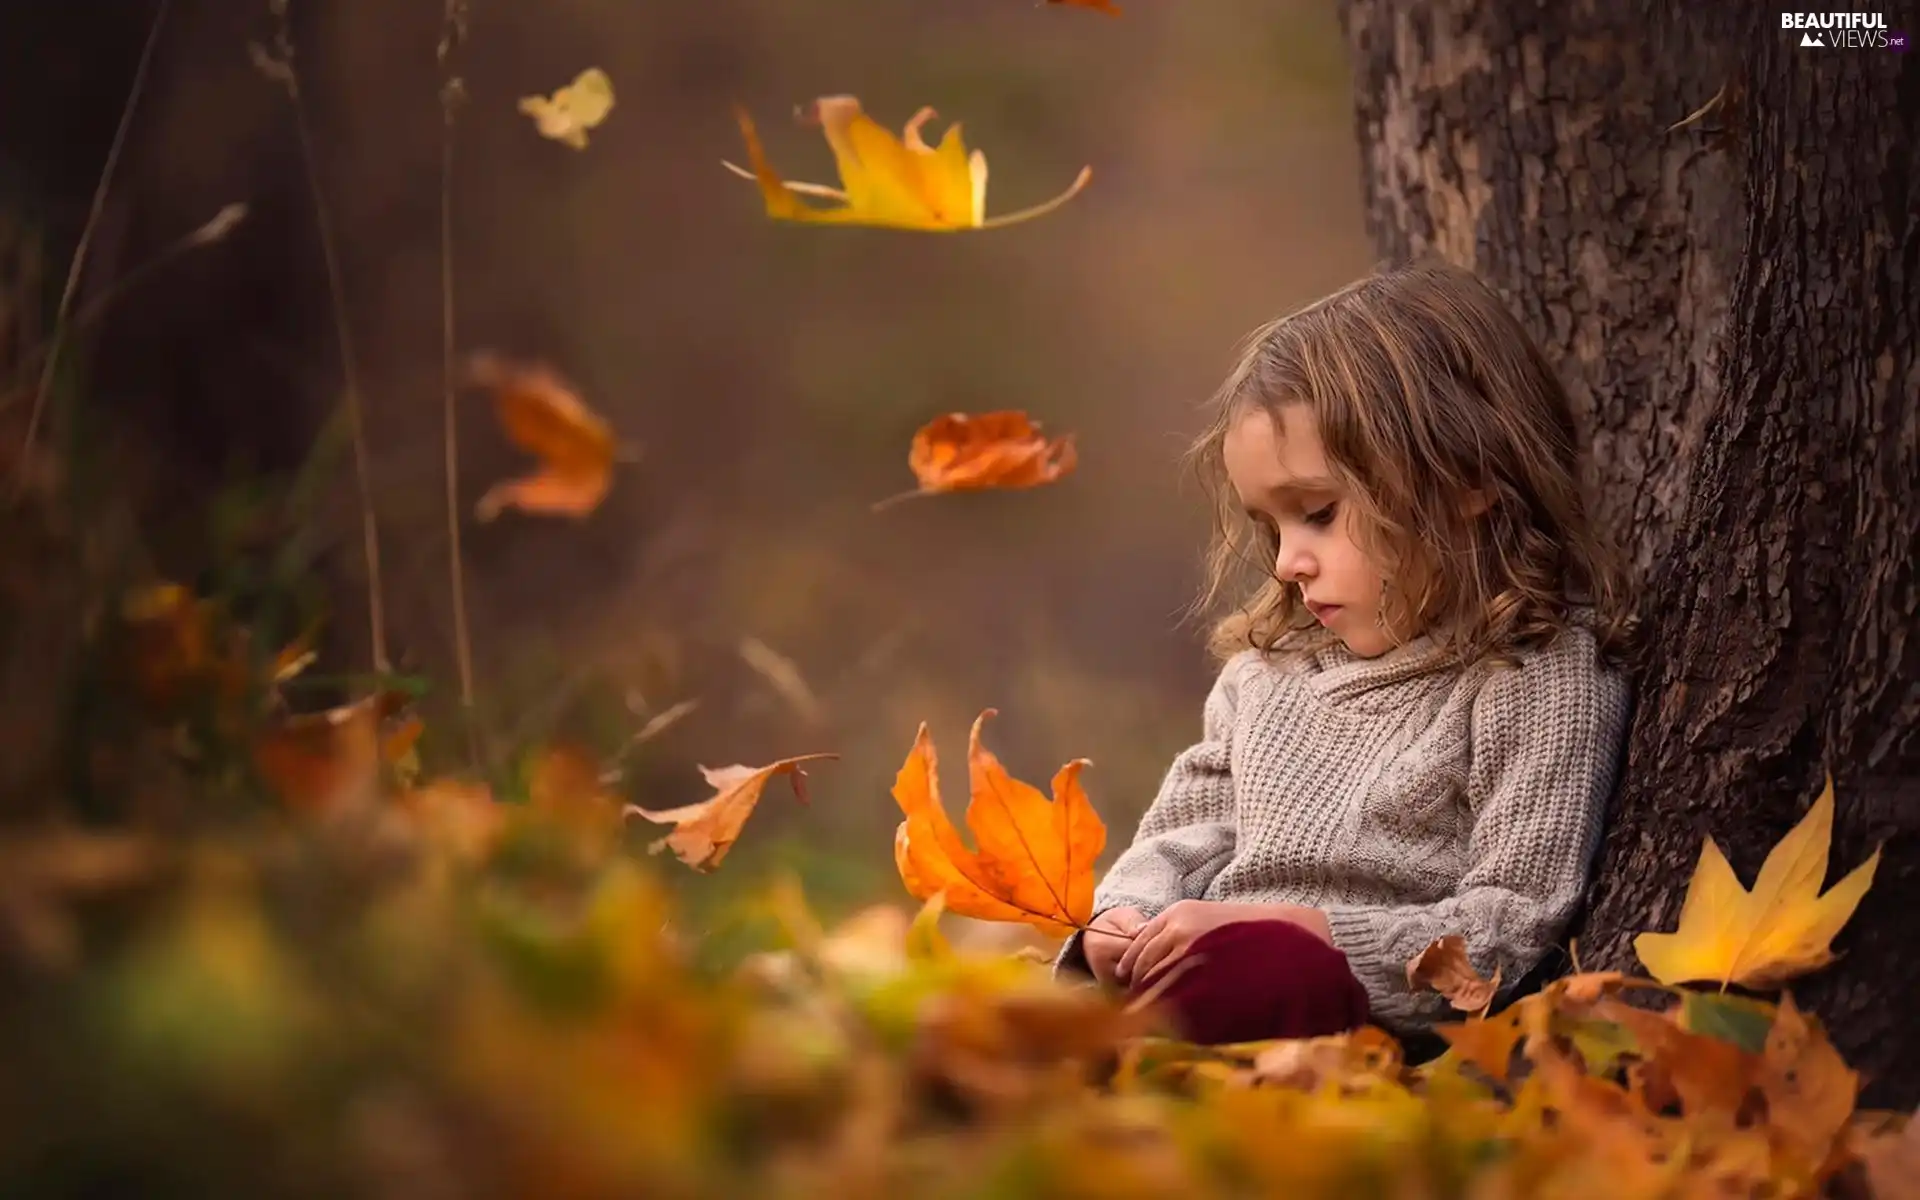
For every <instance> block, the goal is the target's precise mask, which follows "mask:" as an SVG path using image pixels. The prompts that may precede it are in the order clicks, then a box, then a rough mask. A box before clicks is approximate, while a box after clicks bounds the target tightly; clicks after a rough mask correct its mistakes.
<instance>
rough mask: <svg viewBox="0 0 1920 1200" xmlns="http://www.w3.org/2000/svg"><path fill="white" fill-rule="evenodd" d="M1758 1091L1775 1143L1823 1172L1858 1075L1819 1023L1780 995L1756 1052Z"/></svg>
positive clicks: (1848, 1113)
mask: <svg viewBox="0 0 1920 1200" xmlns="http://www.w3.org/2000/svg"><path fill="white" fill-rule="evenodd" d="M1759 1084H1760V1091H1761V1092H1762V1093H1763V1094H1764V1095H1765V1096H1766V1098H1767V1124H1768V1127H1769V1129H1770V1131H1771V1136H1772V1138H1773V1141H1774V1144H1775V1146H1776V1148H1777V1149H1778V1150H1779V1151H1780V1152H1782V1153H1785V1154H1786V1155H1788V1156H1790V1158H1791V1160H1792V1162H1793V1165H1794V1166H1796V1167H1797V1168H1799V1169H1801V1170H1805V1171H1809V1172H1814V1173H1816V1174H1820V1175H1824V1174H1825V1173H1826V1172H1827V1171H1828V1169H1829V1168H1830V1167H1831V1166H1832V1164H1831V1163H1830V1162H1829V1159H1830V1158H1831V1157H1832V1156H1833V1152H1834V1143H1835V1139H1837V1138H1839V1137H1840V1134H1841V1131H1842V1130H1844V1129H1845V1128H1846V1125H1847V1122H1848V1120H1849V1119H1850V1118H1851V1117H1852V1116H1853V1106H1854V1102H1855V1100H1856V1099H1857V1098H1858V1097H1859V1094H1860V1076H1859V1074H1858V1073H1857V1072H1855V1071H1854V1070H1853V1069H1852V1068H1850V1067H1848V1066H1847V1064H1846V1060H1845V1059H1843V1058H1841V1057H1840V1053H1839V1051H1837V1050H1835V1049H1834V1048H1833V1044H1832V1043H1831V1042H1829V1041H1827V1038H1826V1035H1825V1034H1823V1033H1822V1032H1821V1031H1820V1028H1819V1027H1818V1026H1817V1025H1815V1024H1813V1023H1812V1022H1811V1021H1809V1020H1808V1019H1807V1016H1806V1014H1805V1013H1802V1012H1801V1011H1800V1010H1799V1008H1797V1007H1795V1005H1794V1003H1793V997H1792V996H1784V997H1782V998H1781V1001H1780V1007H1779V1008H1778V1010H1776V1011H1775V1013H1774V1018H1773V1028H1772V1029H1771V1030H1769V1031H1768V1033H1767V1044H1766V1047H1765V1049H1763V1050H1762V1051H1761V1054H1760V1069H1759Z"/></svg>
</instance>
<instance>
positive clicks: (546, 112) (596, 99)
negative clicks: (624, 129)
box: [520, 67, 613, 150]
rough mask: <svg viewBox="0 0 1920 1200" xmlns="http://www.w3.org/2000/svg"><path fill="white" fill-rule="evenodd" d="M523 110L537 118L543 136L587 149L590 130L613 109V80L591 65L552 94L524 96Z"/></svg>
mask: <svg viewBox="0 0 1920 1200" xmlns="http://www.w3.org/2000/svg"><path fill="white" fill-rule="evenodd" d="M520 111H521V112H523V113H525V114H527V115H528V116H530V117H532V118H533V123H534V127H535V128H537V129H538V130H539V131H540V136H541V137H544V138H551V139H553V140H554V141H556V142H562V143H565V144H566V145H568V146H571V147H573V148H574V149H575V150H584V149H586V148H587V131H588V130H589V129H592V128H594V127H596V126H597V125H599V124H600V122H602V121H604V120H606V119H607V114H608V113H610V112H612V111H613V80H611V79H609V78H607V73H606V72H605V71H602V70H601V69H600V68H598V67H588V68H587V69H586V70H584V71H582V72H580V74H578V75H576V76H575V77H574V80H573V82H572V83H570V84H568V85H567V86H565V87H563V88H560V89H558V90H556V91H555V92H554V93H553V95H551V96H523V97H521V98H520Z"/></svg>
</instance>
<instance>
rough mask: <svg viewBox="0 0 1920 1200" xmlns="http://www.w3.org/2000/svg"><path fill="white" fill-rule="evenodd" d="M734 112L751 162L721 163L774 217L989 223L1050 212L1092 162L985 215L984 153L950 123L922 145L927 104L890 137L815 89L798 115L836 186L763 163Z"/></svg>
mask: <svg viewBox="0 0 1920 1200" xmlns="http://www.w3.org/2000/svg"><path fill="white" fill-rule="evenodd" d="M734 114H735V116H736V117H737V118H738V120H739V122H740V134H741V137H742V138H743V139H744V140H745V142H746V147H747V161H748V163H749V164H750V165H751V166H752V169H751V170H748V169H746V168H743V167H739V166H736V165H734V164H733V163H730V162H726V163H723V165H724V166H725V167H726V168H727V169H728V170H730V171H732V172H733V173H734V174H736V175H741V176H744V177H746V178H748V179H753V180H756V181H757V182H758V183H759V185H760V195H761V197H762V198H763V199H764V200H765V202H766V206H767V215H768V216H769V217H772V218H774V219H775V220H781V221H800V222H810V223H816V224H835V225H875V226H883V227H887V228H893V229H920V230H927V231H931V232H951V231H954V230H960V229H993V228H997V227H999V226H1002V225H1012V224H1015V223H1017V222H1020V221H1029V220H1032V219H1033V218H1034V217H1038V216H1042V215H1044V214H1046V213H1049V212H1052V211H1053V210H1054V209H1056V208H1058V207H1060V206H1061V205H1062V204H1065V203H1066V202H1067V201H1068V200H1070V199H1072V198H1073V197H1074V196H1075V195H1077V194H1078V193H1079V192H1080V189H1082V188H1084V187H1085V186H1086V185H1087V181H1088V180H1089V179H1091V178H1092V177H1093V168H1091V167H1084V168H1082V169H1081V171H1080V175H1079V177H1078V178H1076V179H1075V180H1074V181H1073V185H1072V186H1071V187H1069V188H1068V189H1067V190H1066V191H1064V192H1062V193H1060V194H1059V195H1058V196H1055V197H1054V198H1053V199H1051V200H1048V201H1046V202H1045V203H1043V204H1036V205H1034V206H1033V207H1032V208H1024V209H1021V210H1020V211H1018V212H1013V213H1006V214H1004V215H1002V216H998V217H987V216H986V203H987V156H986V155H985V154H983V153H982V152H981V151H979V150H975V151H973V152H972V153H971V154H969V153H968V152H967V148H966V145H965V143H964V142H962V141H961V137H960V126H959V124H958V123H957V122H956V123H954V124H952V125H949V126H948V127H947V132H946V135H945V136H944V137H942V138H941V139H940V144H939V145H938V146H937V147H934V146H928V145H927V144H926V142H924V141H923V140H921V137H920V129H921V126H923V125H925V124H926V123H927V122H928V121H929V120H931V119H932V118H933V117H934V116H935V113H934V111H933V109H931V108H922V109H921V110H920V111H919V112H917V113H915V114H914V115H913V119H912V120H910V121H908V122H907V124H906V128H905V129H904V130H902V131H901V136H900V137H898V138H896V137H894V136H893V134H891V133H889V132H887V130H886V129H884V128H882V127H881V126H880V125H879V124H878V123H877V122H875V121H874V119H873V118H872V117H869V116H867V115H866V113H864V112H862V111H861V110H860V101H859V100H857V99H855V98H854V97H852V96H822V97H820V98H819V99H818V100H815V101H814V102H813V103H812V104H811V105H810V106H808V107H807V108H806V109H805V110H804V111H803V113H802V119H803V120H804V121H806V122H808V123H812V124H818V125H819V126H820V127H821V129H822V130H823V131H824V132H825V133H826V136H827V145H828V146H829V147H831V148H832V150H833V158H834V162H835V163H836V164H837V165H838V167H839V171H840V184H841V186H840V187H838V188H831V187H826V186H824V185H822V184H817V183H789V182H787V181H785V180H783V179H781V178H780V176H779V175H778V174H777V173H776V172H775V171H774V169H773V167H772V165H771V164H770V163H768V161H767V156H766V151H765V150H763V149H762V148H761V145H760V135H759V133H758V132H757V131H756V130H755V129H754V126H753V118H752V117H750V116H748V115H747V112H746V110H745V109H742V108H737V107H736V108H735V110H734ZM801 196H818V197H822V198H824V199H828V200H833V201H836V202H837V203H838V207H834V208H816V207H814V206H812V205H810V204H805V203H802V202H801V200H800V197H801Z"/></svg>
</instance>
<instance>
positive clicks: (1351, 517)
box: [1223, 404, 1394, 658]
mask: <svg viewBox="0 0 1920 1200" xmlns="http://www.w3.org/2000/svg"><path fill="white" fill-rule="evenodd" d="M1223 450H1224V455H1225V458H1226V467H1227V475H1228V477H1229V478H1230V479H1231V480H1232V482H1233V489H1234V491H1235V492H1237V493H1239V496H1240V503H1241V504H1242V505H1244V506H1245V507H1246V510H1247V515H1248V516H1250V517H1252V518H1253V519H1254V520H1255V521H1256V522H1258V523H1259V524H1261V525H1264V526H1266V527H1267V528H1268V529H1269V530H1271V531H1273V532H1274V533H1275V534H1276V535H1277V537H1278V540H1279V543H1280V551H1279V554H1278V555H1277V556H1276V557H1275V559H1274V564H1273V571H1274V574H1275V575H1277V576H1279V577H1280V578H1281V579H1282V580H1285V581H1286V582H1288V583H1291V584H1294V585H1295V586H1297V587H1298V588H1299V589H1300V594H1301V596H1302V597H1303V598H1304V599H1305V601H1306V606H1307V610H1308V611H1309V612H1311V613H1312V614H1313V616H1314V618H1315V619H1316V620H1318V621H1319V622H1320V623H1321V624H1322V625H1324V626H1326V628H1327V629H1328V630H1329V631H1330V632H1332V633H1333V634H1334V636H1336V637H1338V638H1339V639H1340V640H1341V641H1342V642H1343V643H1345V644H1346V647H1347V649H1349V650H1351V651H1353V652H1354V653H1355V654H1357V655H1359V656H1360V657H1362V658H1373V657H1375V656H1377V655H1380V654H1383V653H1385V652H1386V651H1387V650H1389V649H1391V648H1392V646H1393V645H1394V639H1393V638H1392V636H1391V635H1389V634H1388V632H1387V630H1386V629H1385V628H1384V625H1383V622H1382V621H1381V617H1380V601H1381V592H1382V582H1383V581H1382V577H1381V574H1380V570H1379V568H1378V567H1377V566H1376V565H1375V564H1374V563H1373V561H1372V560H1371V559H1370V558H1369V557H1368V556H1367V555H1366V554H1365V553H1364V552H1363V551H1362V550H1361V549H1360V546H1359V543H1358V541H1357V540H1356V538H1355V533H1356V528H1355V522H1356V521H1357V520H1358V517H1359V514H1358V513H1357V511H1356V510H1355V508H1354V506H1353V505H1352V504H1351V503H1349V501H1348V496H1347V494H1346V492H1345V490H1344V489H1343V488H1342V487H1341V486H1340V485H1339V484H1337V483H1335V482H1334V480H1333V473H1332V472H1331V471H1329V470H1328V469H1327V456H1326V451H1325V450H1324V448H1323V447H1322V446H1321V444H1320V431H1319V430H1318V429H1316V428H1315V427H1314V421H1313V414H1312V413H1311V412H1309V411H1308V410H1307V407H1306V406H1305V405H1302V404H1286V405H1282V406H1281V407H1280V413H1279V417H1278V419H1277V420H1276V419H1275V417H1274V415H1273V414H1272V413H1270V412H1268V411H1266V410H1265V409H1264V408H1254V409H1250V410H1248V411H1247V412H1246V413H1245V414H1244V415H1242V416H1241V417H1240V418H1239V419H1238V420H1237V421H1235V422H1234V424H1233V425H1232V426H1231V427H1230V428H1229V429H1228V430H1227V435H1226V442H1225V445H1224V447H1223Z"/></svg>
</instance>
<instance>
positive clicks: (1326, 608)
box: [1307, 601, 1340, 625]
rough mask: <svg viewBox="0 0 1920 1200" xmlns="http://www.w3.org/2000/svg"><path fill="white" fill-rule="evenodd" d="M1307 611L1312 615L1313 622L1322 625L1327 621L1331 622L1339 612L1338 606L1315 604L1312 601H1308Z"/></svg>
mask: <svg viewBox="0 0 1920 1200" xmlns="http://www.w3.org/2000/svg"><path fill="white" fill-rule="evenodd" d="M1307 611H1308V612H1310V613H1312V614H1313V619H1314V620H1316V621H1318V622H1320V623H1321V624H1322V625H1325V624H1326V623H1327V622H1328V621H1329V620H1331V619H1332V618H1333V617H1334V616H1336V615H1337V614H1338V613H1339V612H1340V605H1338V604H1315V603H1313V602H1312V601H1308V602H1307Z"/></svg>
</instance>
